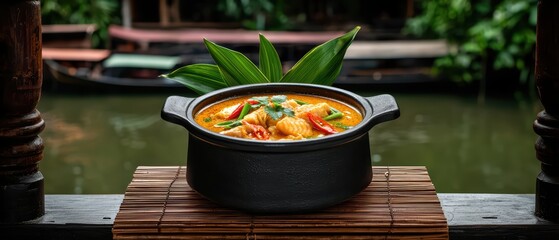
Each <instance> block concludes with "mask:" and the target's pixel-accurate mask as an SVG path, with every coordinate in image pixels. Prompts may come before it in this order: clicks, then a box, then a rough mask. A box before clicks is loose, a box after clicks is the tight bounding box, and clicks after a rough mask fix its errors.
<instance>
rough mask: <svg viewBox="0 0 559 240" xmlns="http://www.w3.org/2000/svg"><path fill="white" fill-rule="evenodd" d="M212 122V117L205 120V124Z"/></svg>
mask: <svg viewBox="0 0 559 240" xmlns="http://www.w3.org/2000/svg"><path fill="white" fill-rule="evenodd" d="M211 121H212V118H211V117H207V118H204V122H211Z"/></svg>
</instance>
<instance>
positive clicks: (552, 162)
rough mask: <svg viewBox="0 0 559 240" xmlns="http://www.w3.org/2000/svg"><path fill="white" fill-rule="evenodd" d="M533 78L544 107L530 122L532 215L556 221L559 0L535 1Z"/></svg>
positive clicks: (558, 216)
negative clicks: (535, 169) (536, 167)
mask: <svg viewBox="0 0 559 240" xmlns="http://www.w3.org/2000/svg"><path fill="white" fill-rule="evenodd" d="M536 38H537V40H536V69H535V79H536V87H537V90H538V96H539V98H540V101H541V103H542V105H543V107H544V108H545V110H544V111H542V112H540V113H539V114H538V116H537V119H536V121H535V122H534V131H535V132H536V133H537V134H538V135H539V138H538V140H537V141H536V144H535V147H536V157H537V158H538V160H540V162H541V172H540V174H539V175H538V177H537V180H536V212H535V213H536V216H538V217H541V218H544V219H546V220H550V221H559V1H555V0H540V1H539V2H538V23H537V34H536Z"/></svg>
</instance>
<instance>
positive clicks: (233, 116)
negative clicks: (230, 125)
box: [226, 99, 260, 120]
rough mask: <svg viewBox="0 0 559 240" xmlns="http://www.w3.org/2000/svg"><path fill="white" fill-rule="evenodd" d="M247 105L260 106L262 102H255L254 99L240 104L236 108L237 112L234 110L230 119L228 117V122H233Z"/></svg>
mask: <svg viewBox="0 0 559 240" xmlns="http://www.w3.org/2000/svg"><path fill="white" fill-rule="evenodd" d="M245 103H248V104H250V105H255V104H259V103H260V102H258V101H256V100H254V99H248V100H246V101H244V102H242V103H241V104H239V106H238V107H237V108H235V110H233V112H231V114H230V115H229V117H227V118H226V119H227V120H232V119H235V118H237V117H238V116H239V115H240V114H241V112H242V111H243V107H244V106H245Z"/></svg>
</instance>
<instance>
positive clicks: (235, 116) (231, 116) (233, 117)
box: [227, 102, 245, 120]
mask: <svg viewBox="0 0 559 240" xmlns="http://www.w3.org/2000/svg"><path fill="white" fill-rule="evenodd" d="M244 106H245V103H244V102H243V103H241V104H239V106H238V107H237V108H235V110H233V112H231V114H230V115H229V117H227V120H231V119H235V118H237V117H238V116H239V115H240V114H241V111H242V110H243V107H244Z"/></svg>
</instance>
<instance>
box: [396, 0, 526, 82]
mask: <svg viewBox="0 0 559 240" xmlns="http://www.w3.org/2000/svg"><path fill="white" fill-rule="evenodd" d="M420 7H421V10H422V12H421V13H420V14H419V15H418V16H416V17H414V18H412V19H410V20H409V21H408V22H407V23H406V27H405V29H404V31H405V32H406V33H408V34H411V35H414V36H419V37H421V38H444V39H447V40H448V41H449V43H451V44H452V45H453V46H454V49H452V51H451V54H449V55H448V56H445V57H442V58H439V59H437V60H436V61H435V69H436V73H438V74H443V75H445V76H447V77H449V78H450V79H452V80H455V81H461V82H472V81H475V80H482V81H484V80H485V79H484V77H485V73H486V71H487V70H488V69H487V68H491V69H493V70H499V69H517V70H519V72H520V77H519V80H521V81H522V82H523V83H526V81H527V80H528V79H529V78H530V75H531V74H530V70H531V68H532V66H531V65H528V62H529V61H527V59H528V60H529V59H530V58H531V57H532V54H533V49H534V46H535V41H536V35H535V31H536V27H535V26H536V15H537V14H536V13H537V12H536V11H537V1H536V0H429V1H422V2H421V5H420Z"/></svg>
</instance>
